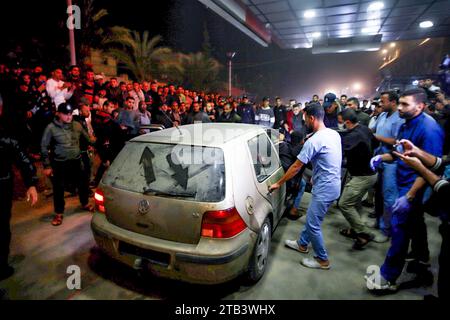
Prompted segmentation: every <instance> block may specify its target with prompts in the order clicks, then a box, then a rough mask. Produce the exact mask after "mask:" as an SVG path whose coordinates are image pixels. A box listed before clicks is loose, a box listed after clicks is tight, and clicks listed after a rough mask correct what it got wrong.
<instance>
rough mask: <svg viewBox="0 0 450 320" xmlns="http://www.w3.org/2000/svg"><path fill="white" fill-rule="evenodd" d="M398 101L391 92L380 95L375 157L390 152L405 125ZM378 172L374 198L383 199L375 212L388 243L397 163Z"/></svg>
mask: <svg viewBox="0 0 450 320" xmlns="http://www.w3.org/2000/svg"><path fill="white" fill-rule="evenodd" d="M398 99H399V98H398V95H397V94H396V93H395V92H393V91H390V92H382V93H381V97H380V102H381V106H382V107H383V113H382V114H381V115H380V116H379V117H378V119H377V122H376V124H375V130H374V133H375V138H376V139H377V140H378V141H379V142H380V146H379V147H378V148H377V149H376V150H375V155H382V154H385V153H388V152H390V151H391V150H392V146H393V145H395V144H396V139H397V137H398V133H399V131H400V127H401V126H402V125H403V124H404V123H405V120H404V119H402V118H400V115H399V113H398V111H397V105H398ZM379 172H380V174H379V175H378V184H377V192H376V196H378V197H381V198H382V199H383V201H382V202H383V206H384V208H375V209H376V210H377V211H378V210H379V211H381V212H376V214H377V220H378V225H379V228H380V229H381V230H382V231H383V233H384V235H385V240H384V241H388V237H390V236H391V216H392V213H391V208H392V206H393V205H394V203H395V200H397V198H398V188H397V179H396V172H397V163H396V162H392V163H388V162H384V163H383V164H381V165H380V168H379ZM380 200H381V199H380ZM384 241H379V242H384Z"/></svg>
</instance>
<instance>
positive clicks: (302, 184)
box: [294, 179, 306, 209]
mask: <svg viewBox="0 0 450 320" xmlns="http://www.w3.org/2000/svg"><path fill="white" fill-rule="evenodd" d="M305 188H306V182H305V180H303V179H301V180H300V188H299V190H298V194H297V197H295V201H294V208H297V209H299V208H300V203H301V202H302V198H303V194H304V193H305Z"/></svg>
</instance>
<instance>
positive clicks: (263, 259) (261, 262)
mask: <svg viewBox="0 0 450 320" xmlns="http://www.w3.org/2000/svg"><path fill="white" fill-rule="evenodd" d="M269 242H270V231H269V226H268V225H267V224H264V225H263V227H262V229H261V236H260V237H259V240H258V243H257V246H256V264H257V266H258V269H259V270H260V271H261V270H263V269H264V267H265V266H266V263H267V257H268V255H269Z"/></svg>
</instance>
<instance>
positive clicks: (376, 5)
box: [367, 1, 384, 11]
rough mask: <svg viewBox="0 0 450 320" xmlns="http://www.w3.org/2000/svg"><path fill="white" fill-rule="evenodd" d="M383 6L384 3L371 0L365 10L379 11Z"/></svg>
mask: <svg viewBox="0 0 450 320" xmlns="http://www.w3.org/2000/svg"><path fill="white" fill-rule="evenodd" d="M383 8H384V3H383V2H380V1H376V2H372V3H371V4H370V5H369V7H368V8H367V11H379V10H381V9H383Z"/></svg>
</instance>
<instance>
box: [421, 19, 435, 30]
mask: <svg viewBox="0 0 450 320" xmlns="http://www.w3.org/2000/svg"><path fill="white" fill-rule="evenodd" d="M419 26H420V27H421V28H431V27H432V26H434V24H433V22H431V21H430V20H427V21H422V22H421V23H420V24H419Z"/></svg>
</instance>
